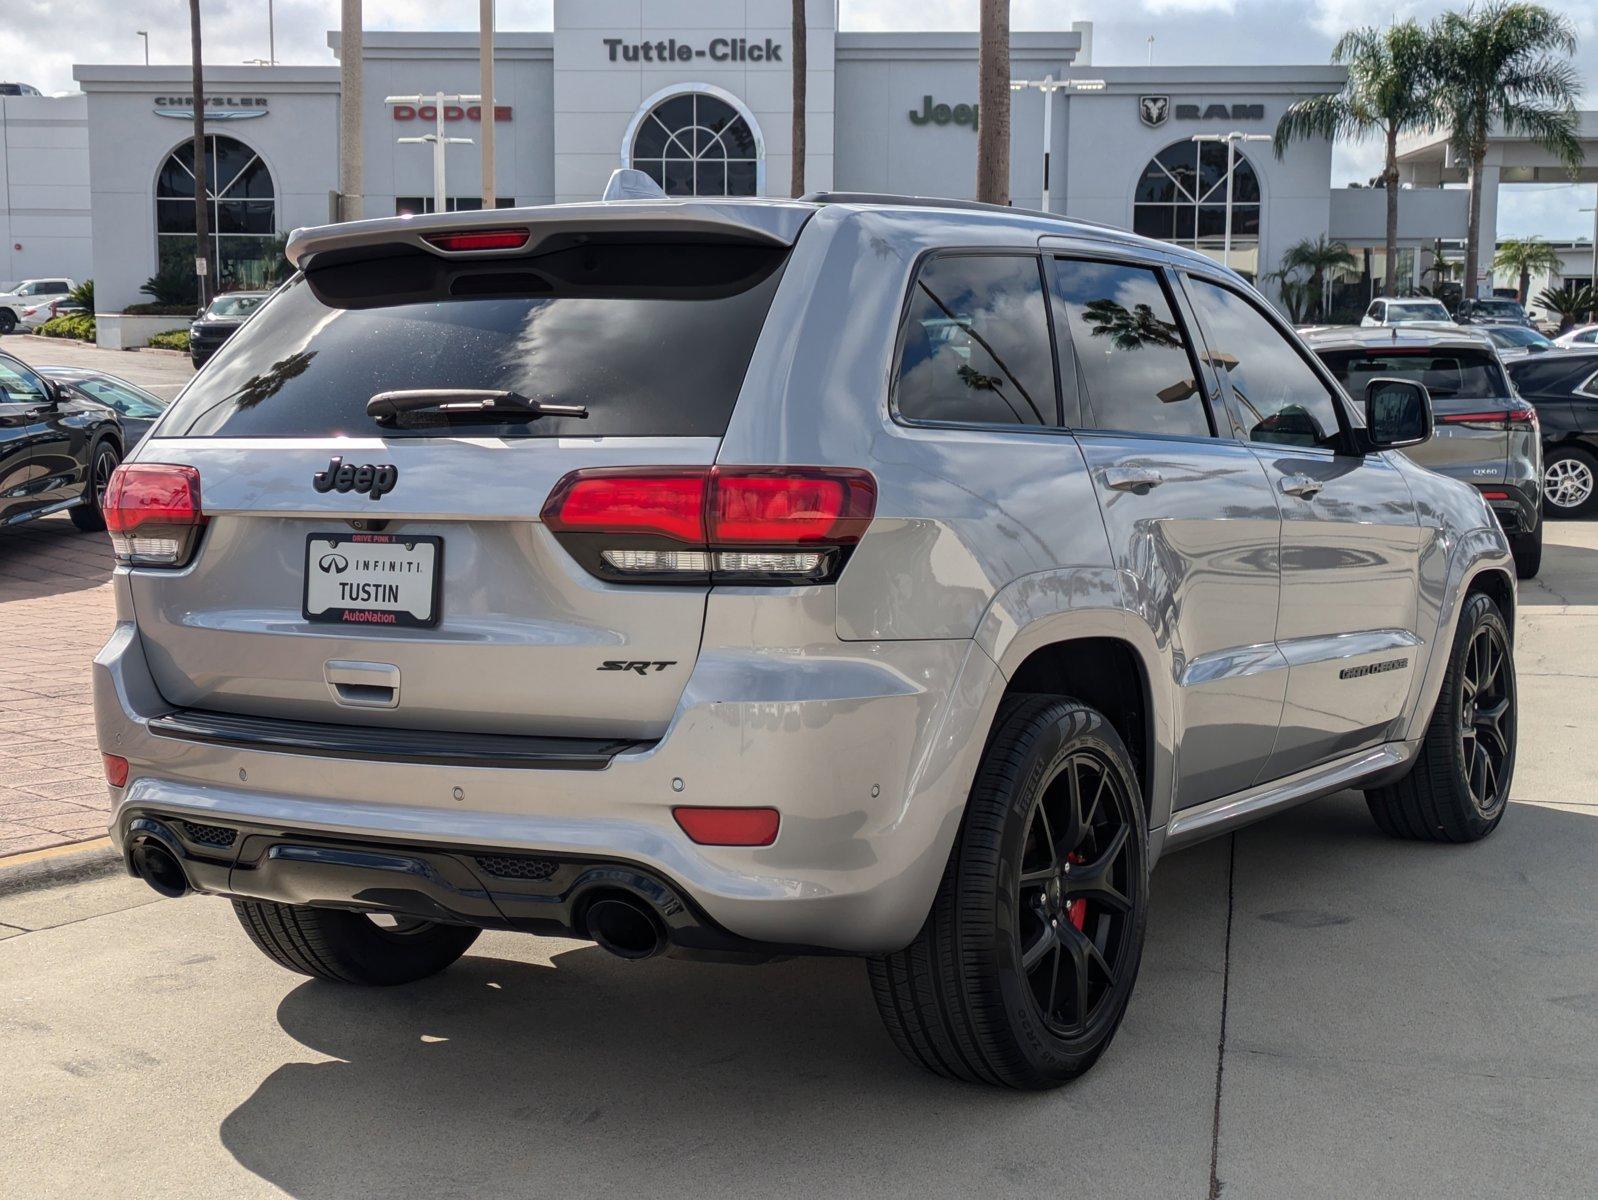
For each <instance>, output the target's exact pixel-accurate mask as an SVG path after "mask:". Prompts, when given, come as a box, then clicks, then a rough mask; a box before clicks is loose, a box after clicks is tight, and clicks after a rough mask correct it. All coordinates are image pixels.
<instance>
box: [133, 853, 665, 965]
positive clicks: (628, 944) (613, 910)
mask: <svg viewBox="0 0 1598 1200" xmlns="http://www.w3.org/2000/svg"><path fill="white" fill-rule="evenodd" d="M128 866H129V868H130V869H131V870H132V872H133V874H135V875H136V876H138V877H139V878H140V879H142V880H144V882H145V883H147V884H149V885H150V887H151V888H153V889H154V890H155V891H157V892H159V893H160V894H161V895H163V896H166V897H167V898H168V899H176V898H177V897H179V896H185V895H187V894H188V893H189V892H190V891H192V890H193V888H192V887H191V886H190V884H189V877H188V875H187V874H185V872H184V870H183V864H182V863H180V862H179V861H178V858H177V855H175V854H173V853H172V851H171V850H169V849H167V847H166V846H165V845H164V844H163V843H162V842H161V840H160V839H159V838H156V837H153V836H149V835H146V836H144V837H141V838H139V839H138V840H137V841H135V842H134V843H133V846H132V848H131V849H130V850H129V851H128ZM583 929H584V930H585V931H586V932H587V934H588V936H589V937H590V938H592V939H593V940H594V941H595V942H597V943H598V944H599V947H600V949H602V950H608V951H610V953H612V954H614V955H615V956H616V957H617V958H625V959H628V960H630V961H633V962H637V961H641V960H643V959H646V958H653V957H654V956H655V955H657V954H660V953H661V952H662V951H664V950H665V949H666V944H667V938H666V927H665V925H664V924H662V922H661V919H660V916H659V914H657V913H656V912H655V910H654V909H653V908H652V907H651V906H650V905H649V904H647V903H645V902H644V901H643V900H640V899H638V898H637V897H635V896H632V895H630V894H629V893H627V892H621V891H607V892H602V893H600V894H599V895H598V896H596V897H594V899H592V900H590V901H589V902H588V904H587V906H586V907H585V908H584V910H583Z"/></svg>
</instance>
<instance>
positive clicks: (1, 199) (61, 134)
mask: <svg viewBox="0 0 1598 1200" xmlns="http://www.w3.org/2000/svg"><path fill="white" fill-rule="evenodd" d="M92 263H93V252H92V240H91V237H90V231H89V109H88V100H87V98H86V97H84V96H0V280H20V279H31V278H37V277H40V276H45V275H64V276H67V277H68V278H71V279H76V280H79V281H82V280H84V279H87V278H88V277H89V276H90V275H91V273H92Z"/></svg>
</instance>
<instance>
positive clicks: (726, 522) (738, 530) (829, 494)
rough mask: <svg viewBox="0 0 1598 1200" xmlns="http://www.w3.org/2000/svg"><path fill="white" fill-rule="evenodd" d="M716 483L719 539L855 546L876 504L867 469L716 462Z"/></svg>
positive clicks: (712, 520)
mask: <svg viewBox="0 0 1598 1200" xmlns="http://www.w3.org/2000/svg"><path fill="white" fill-rule="evenodd" d="M712 483H713V486H712V489H711V504H710V509H709V534H710V541H711V542H712V543H713V544H717V545H733V544H737V545H765V546H806V545H812V544H815V543H823V544H826V545H832V546H852V545H854V543H856V542H858V541H859V540H860V535H861V534H863V533H864V532H865V531H866V526H867V525H869V524H871V514H872V512H873V511H874V510H875V509H876V506H877V483H876V480H874V479H873V478H872V477H871V476H870V475H869V474H867V473H866V472H864V471H852V470H841V471H840V470H828V469H826V468H822V467H815V468H807V469H805V470H803V471H799V472H796V471H790V470H788V469H786V468H783V467H772V468H768V469H750V468H747V467H717V468H716V469H715V471H714V473H713V475H712Z"/></svg>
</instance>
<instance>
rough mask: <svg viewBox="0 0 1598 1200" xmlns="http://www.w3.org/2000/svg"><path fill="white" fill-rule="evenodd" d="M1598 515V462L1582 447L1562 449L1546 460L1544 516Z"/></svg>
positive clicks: (1553, 451) (1551, 451)
mask: <svg viewBox="0 0 1598 1200" xmlns="http://www.w3.org/2000/svg"><path fill="white" fill-rule="evenodd" d="M1594 513H1598V458H1594V457H1593V455H1592V454H1590V453H1589V452H1588V451H1586V450H1583V449H1582V448H1581V447H1580V446H1560V447H1557V448H1556V449H1553V450H1549V451H1548V452H1547V454H1546V455H1545V456H1544V458H1543V515H1544V516H1549V517H1590V516H1592V515H1593V514H1594Z"/></svg>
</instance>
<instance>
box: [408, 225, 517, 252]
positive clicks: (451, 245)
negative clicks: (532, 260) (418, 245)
mask: <svg viewBox="0 0 1598 1200" xmlns="http://www.w3.org/2000/svg"><path fill="white" fill-rule="evenodd" d="M528 236H529V235H528V231H527V230H525V229H474V230H472V231H471V232H470V233H430V234H428V235H427V238H426V240H427V242H428V243H429V244H430V245H433V246H437V247H438V248H439V249H440V250H448V251H450V252H451V253H460V252H462V251H466V250H520V249H521V248H522V247H523V246H525V245H527V238H528Z"/></svg>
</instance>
